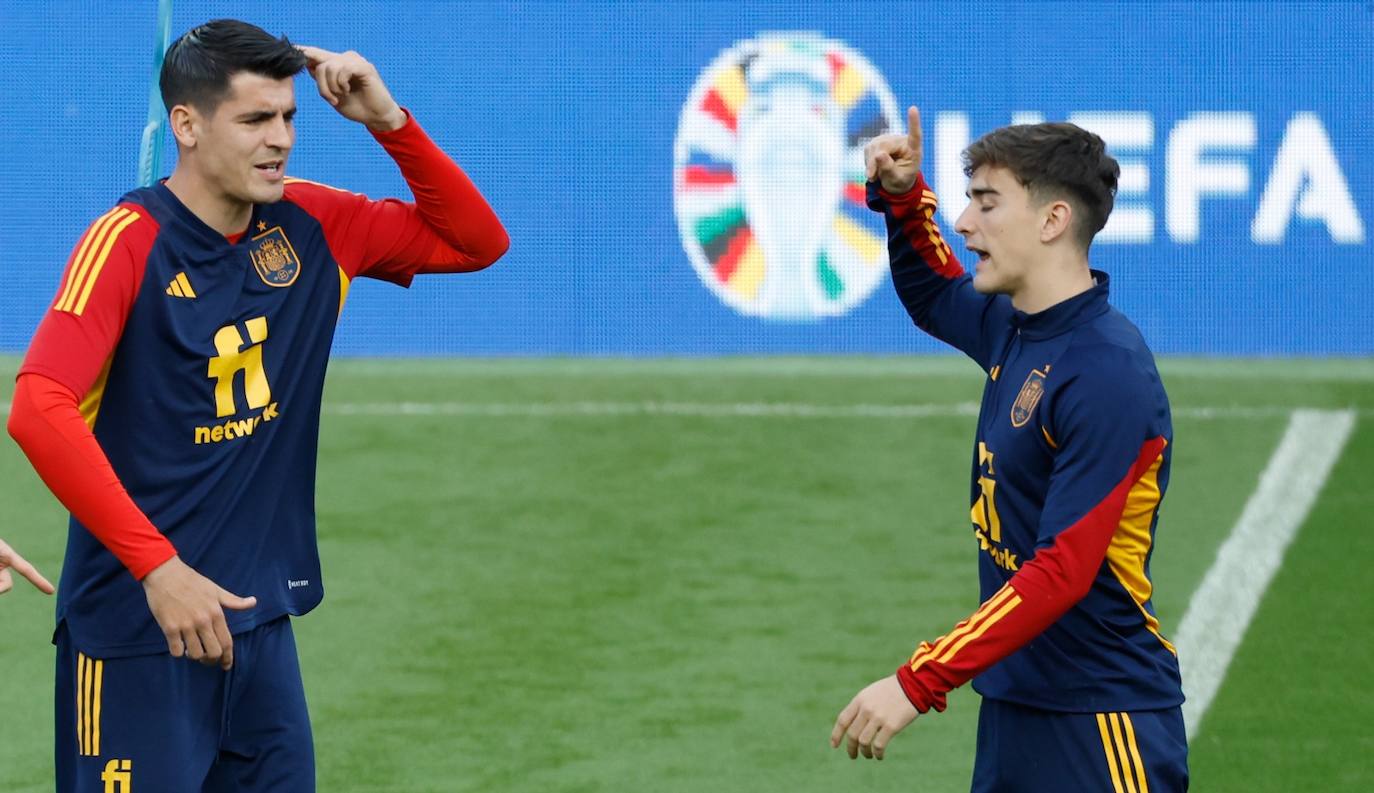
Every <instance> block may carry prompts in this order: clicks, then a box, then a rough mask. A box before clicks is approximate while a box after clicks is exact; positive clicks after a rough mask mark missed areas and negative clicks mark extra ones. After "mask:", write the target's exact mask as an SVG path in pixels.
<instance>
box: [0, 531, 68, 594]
mask: <svg viewBox="0 0 1374 793" xmlns="http://www.w3.org/2000/svg"><path fill="white" fill-rule="evenodd" d="M10 568H14V572H16V573H18V574H19V575H22V576H24V577H25V578H27V579H29V581H30V583H32V584H33V585H34V586H36V587H38V591H39V592H42V593H43V594H45V595H51V594H52V593H53V592H54V591H56V590H55V589H54V588H53V585H52V584H50V583H48V579H46V578H44V577H43V574H42V573H39V572H38V571H37V570H36V569H34V566H33V565H31V564H29V562H28V560H27V559H25V558H24V557H22V556H20V555H19V553H18V552H17V551H15V550H14V549H13V548H11V547H10V546H9V544H8V543H6V542H5V541H4V540H0V595H3V594H5V593H6V592H8V591H10V590H11V589H13V588H14V578H13V577H11V576H10Z"/></svg>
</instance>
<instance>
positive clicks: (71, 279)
mask: <svg viewBox="0 0 1374 793" xmlns="http://www.w3.org/2000/svg"><path fill="white" fill-rule="evenodd" d="M125 212H128V210H127V209H124V208H123V207H115V208H114V209H111V210H110V211H109V212H106V213H105V214H103V215H101V216H100V217H99V218H97V219H96V221H95V222H94V223H92V224H91V227H90V229H89V230H87V231H86V238H85V239H84V240H82V242H81V247H79V248H77V249H76V253H74V254H72V260H71V262H69V263H68V264H67V282H66V284H64V285H63V287H62V294H60V295H58V297H57V301H56V302H54V303H53V304H52V307H53V308H55V309H57V310H59V311H62V310H64V309H63V308H62V306H63V305H64V304H65V303H66V302H67V298H68V297H70V296H71V294H72V289H73V288H75V286H76V273H77V271H78V270H80V269H81V266H82V264H83V263H84V262H85V261H86V256H87V255H88V254H89V253H90V250H91V246H92V245H95V244H97V243H96V240H98V239H99V238H101V237H102V236H103V235H104V234H105V229H107V228H108V227H109V225H110V224H111V223H113V222H114V221H116V220H118V219H119V218H121V217H123V216H124V213H125Z"/></svg>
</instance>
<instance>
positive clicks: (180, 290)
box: [167, 273, 196, 298]
mask: <svg viewBox="0 0 1374 793" xmlns="http://www.w3.org/2000/svg"><path fill="white" fill-rule="evenodd" d="M167 294H169V295H171V296H172V297H190V298H194V297H195V296H196V290H194V289H192V288H191V280H190V279H189V278H187V277H186V273H177V277H176V278H173V279H172V282H171V283H170V284H167Z"/></svg>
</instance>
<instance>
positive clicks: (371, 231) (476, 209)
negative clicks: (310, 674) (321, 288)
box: [287, 112, 510, 286]
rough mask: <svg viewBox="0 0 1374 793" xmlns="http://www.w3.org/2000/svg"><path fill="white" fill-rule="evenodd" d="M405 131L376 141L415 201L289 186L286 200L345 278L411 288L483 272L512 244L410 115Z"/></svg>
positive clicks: (458, 170)
mask: <svg viewBox="0 0 1374 793" xmlns="http://www.w3.org/2000/svg"><path fill="white" fill-rule="evenodd" d="M406 116H407V120H406V123H405V125H404V126H402V127H401V128H400V129H397V130H393V131H391V132H374V133H373V136H374V137H375V138H376V139H377V141H378V142H379V143H381V144H382V148H384V149H386V152H387V154H389V155H391V158H392V159H393V160H395V161H396V164H397V165H398V166H399V167H400V169H401V175H402V176H404V177H405V180H406V183H407V184H408V185H409V186H410V190H411V192H412V193H413V194H414V195H415V202H414V203H410V202H407V201H400V200H397V199H385V200H382V201H371V200H368V198H367V197H366V196H362V195H358V194H356V193H349V192H346V191H343V190H336V189H334V188H331V187H327V186H325V185H320V184H315V183H312V182H305V181H301V180H292V181H290V182H289V183H288V185H287V191H288V192H287V197H288V198H289V199H290V200H291V201H293V202H295V203H296V204H298V205H300V206H301V207H302V208H303V209H305V210H306V211H307V212H309V213H310V214H311V215H313V216H315V218H316V219H318V220H319V221H320V223H321V225H322V226H323V227H324V235H325V238H326V240H327V241H328V243H329V248H330V251H331V252H332V253H333V254H334V259H335V260H336V261H338V262H339V264H340V265H341V266H342V267H343V269H344V272H345V273H346V274H347V275H348V277H350V278H353V277H355V276H358V275H366V276H369V277H372V278H380V279H383V280H387V281H393V282H395V283H398V284H401V285H402V286H406V285H409V284H410V281H411V279H412V278H413V277H414V276H415V275H416V274H418V273H455V272H470V271H473V270H480V269H482V268H483V267H486V266H488V265H490V264H491V263H493V262H495V261H496V260H497V259H499V258H501V255H502V254H504V253H505V252H506V249H507V248H509V247H510V238H509V237H508V236H507V235H506V230H505V228H504V227H503V226H502V225H501V221H500V219H499V218H497V217H496V213H495V212H494V211H492V208H491V206H490V205H488V204H487V202H486V199H484V198H483V197H482V194H481V193H480V192H478V190H477V187H476V186H475V185H473V183H472V180H471V179H469V178H468V176H467V174H465V173H463V170H462V169H461V168H459V167H458V165H457V164H455V163H454V162H453V160H451V159H450V158H449V156H448V155H447V154H445V153H444V152H443V150H442V149H440V148H439V147H438V146H437V145H435V143H434V141H432V140H430V138H429V136H428V135H426V134H425V131H424V130H423V129H422V128H421V127H420V125H419V123H418V122H416V121H415V119H414V118H413V117H411V116H410V114H409V112H407V114H406Z"/></svg>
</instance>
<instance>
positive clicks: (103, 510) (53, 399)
mask: <svg viewBox="0 0 1374 793" xmlns="http://www.w3.org/2000/svg"><path fill="white" fill-rule="evenodd" d="M9 432H10V435H11V436H13V437H14V440H15V441H16V442H17V443H18V444H19V446H20V448H22V449H23V450H24V454H26V455H28V458H29V462H30V463H32V464H33V468H34V470H35V471H37V472H38V476H39V477H41V478H42V479H43V483H44V484H46V485H47V486H48V489H49V490H51V491H52V492H53V495H55V496H57V499H58V500H59V501H61V502H62V504H63V506H65V507H66V508H67V509H68V510H70V511H71V513H72V515H73V516H75V517H76V519H77V520H79V521H81V524H82V525H84V526H85V527H86V528H87V529H88V530H89V531H90V532H91V534H93V535H94V536H95V538H96V539H97V540H99V541H100V542H101V543H102V544H103V545H104V546H105V547H106V548H109V549H110V552H111V553H113V554H114V555H115V557H116V558H117V559H119V561H120V562H122V563H123V564H124V566H125V567H127V568H129V572H130V573H133V575H134V578H137V579H139V580H142V579H143V577H144V576H146V575H147V574H148V573H150V572H152V571H153V569H154V568H156V567H157V566H158V565H160V564H162V563H163V562H165V561H167V560H168V559H170V558H172V557H173V556H175V555H176V549H175V548H173V547H172V544H171V543H170V542H168V541H167V538H166V537H164V536H163V535H162V534H161V533H159V532H158V530H157V529H156V528H154V527H153V524H152V523H151V522H149V520H148V518H147V516H145V515H144V514H143V512H142V511H141V510H139V508H138V506H137V505H136V504H134V502H133V499H132V498H130V497H129V494H128V492H127V491H126V490H125V489H124V486H123V485H122V484H120V482H119V477H117V476H116V475H115V472H114V469H113V468H111V467H110V461H109V459H108V458H106V457H105V452H104V451H103V450H102V449H101V448H100V444H99V443H98V442H97V441H96V439H95V434H94V433H93V432H91V428H90V427H88V426H86V421H85V419H83V418H82V417H81V411H80V409H78V407H77V402H76V395H75V394H73V393H72V392H71V391H70V390H69V389H67V388H66V387H65V386H63V385H62V384H60V383H58V382H56V381H54V380H51V379H49V378H47V377H44V376H43V375H39V374H25V375H21V376H20V377H19V382H18V383H16V385H15V391H14V405H13V406H12V407H11V408H10V420H9Z"/></svg>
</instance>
